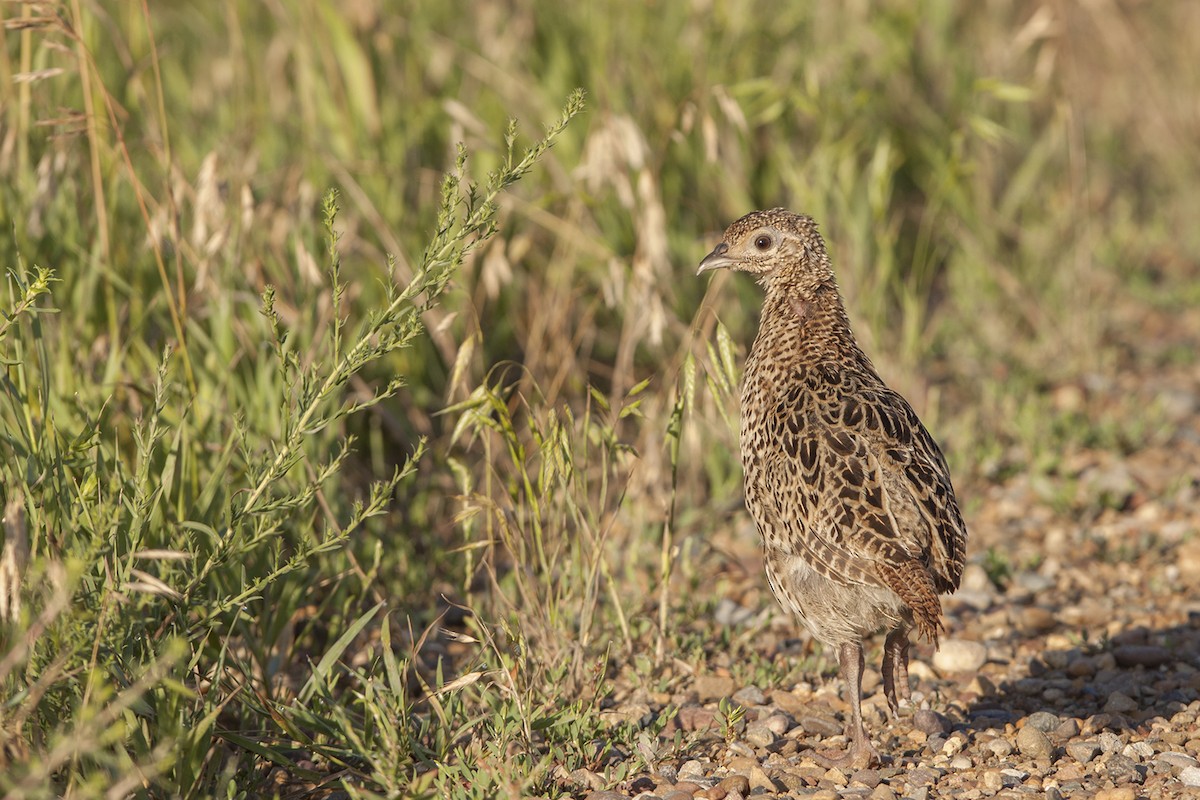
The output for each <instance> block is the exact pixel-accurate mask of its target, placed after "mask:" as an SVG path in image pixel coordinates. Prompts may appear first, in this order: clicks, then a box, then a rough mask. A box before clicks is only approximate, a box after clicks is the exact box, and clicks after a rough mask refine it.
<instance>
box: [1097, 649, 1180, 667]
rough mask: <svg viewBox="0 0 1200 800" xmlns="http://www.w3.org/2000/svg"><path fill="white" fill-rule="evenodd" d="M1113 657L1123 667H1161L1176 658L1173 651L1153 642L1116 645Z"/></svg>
mask: <svg viewBox="0 0 1200 800" xmlns="http://www.w3.org/2000/svg"><path fill="white" fill-rule="evenodd" d="M1112 654H1113V658H1115V659H1116V660H1117V664H1118V665H1120V666H1122V667H1150V668H1154V667H1161V666H1162V665H1163V664H1170V663H1171V662H1172V661H1173V660H1174V659H1173V658H1172V656H1171V651H1170V650H1168V649H1167V648H1165V647H1158V646H1157V645H1152V644H1143V645H1139V644H1126V645H1121V646H1120V647H1114V648H1113V651H1112Z"/></svg>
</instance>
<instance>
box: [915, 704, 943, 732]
mask: <svg viewBox="0 0 1200 800" xmlns="http://www.w3.org/2000/svg"><path fill="white" fill-rule="evenodd" d="M913 726H914V727H915V728H916V729H917V730H919V731H924V732H925V733H926V735H928V736H935V735H938V734H947V733H949V732H950V720H948V719H946V718H945V717H943V716H942V715H941V714H939V713H937V712H936V711H931V710H930V709H928V708H921V709H918V710H917V713H915V714H913Z"/></svg>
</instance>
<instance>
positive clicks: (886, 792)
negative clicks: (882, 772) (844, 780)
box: [868, 783, 896, 800]
mask: <svg viewBox="0 0 1200 800" xmlns="http://www.w3.org/2000/svg"><path fill="white" fill-rule="evenodd" d="M868 797H870V798H871V800H896V791H895V790H894V789H893V788H892V787H890V786H888V785H887V784H886V783H881V784H879V785H878V786H876V787H875V788H874V790H872V792H871V794H870V795H868Z"/></svg>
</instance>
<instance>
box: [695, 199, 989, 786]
mask: <svg viewBox="0 0 1200 800" xmlns="http://www.w3.org/2000/svg"><path fill="white" fill-rule="evenodd" d="M719 268H730V269H735V270H740V271H743V272H749V273H751V274H753V275H754V276H755V277H756V278H757V280H758V282H759V283H760V284H762V285H763V286H764V288H765V289H766V298H765V300H764V302H763V309H762V319H761V321H760V323H759V329H758V336H757V338H755V340H754V346H753V348H752V349H751V351H750V357H749V358H748V359H747V361H746V370H745V377H744V382H743V385H742V464H743V466H744V468H745V473H746V506H747V508H748V509H749V510H750V513H751V515H753V517H754V521H755V523H757V526H758V530H759V533H761V534H762V539H763V548H764V560H765V563H766V570H767V579H768V581H769V582H770V584H771V589H772V590H773V591H774V592H775V596H776V597H777V598H778V599H779V601H780V603H781V604H782V605H783V606H784V607H785V608H787V609H790V610H791V611H792V612H794V613H795V614H796V615H797V616H798V617H799V618H800V620H801V621H802V622H804V624H805V625H806V626H807V627H808V628H809V630H810V631H811V632H812V634H813V635H814V636H815V637H816V638H817V639H818V640H820V641H821V642H823V643H825V644H826V645H828V646H830V647H832V648H834V649H835V650H836V652H837V653H838V661H839V664H840V666H841V671H842V677H843V678H844V680H845V681H846V683H847V685H848V686H849V688H850V691H851V694H852V698H851V700H852V702H851V707H852V709H853V719H852V720H851V722H850V723H849V725H848V727H847V732H848V735H849V736H850V738H851V739H852V746H851V749H850V752H849V753H846V754H844V755H843V756H841V757H838V758H835V757H832V756H828V755H826V756H823V757H822V759H823V760H824V761H825V762H828V763H845V762H850V763H853V764H855V765H859V764H867V763H872V762H876V761H878V759H879V755H878V753H877V752H876V751H875V749H874V747H873V746H872V745H871V741H870V739H869V738H868V737H867V735H866V731H865V729H864V728H863V724H862V714H861V708H860V705H861V697H862V668H863V647H862V641H863V638H864V637H867V636H870V635H872V634H874V633H876V632H878V631H887V632H888V635H887V639H886V641H885V643H884V659H883V673H884V691H885V693H886V694H887V699H888V704H889V705H890V706H891V708H892V710H893V712H895V711H898V709H899V705H900V701H901V700H904V701H907V700H908V699H909V687H908V644H909V641H908V632H909V630H910V629H911V628H916V630H917V632H918V633H919V634H921V635H923V636H925V637H926V638H927V639H929V640H930V641H932V642H933V643H934V644H936V643H937V638H938V632H939V631H940V630H941V629H942V627H943V626H942V621H941V615H942V607H941V601H940V600H939V599H938V595H939V594H940V593H943V592H950V591H953V590H954V589H956V588H958V582H959V578H960V577H961V575H962V570H963V560H964V556H965V553H966V541H967V531H966V527H965V525H964V524H963V520H962V516H961V514H960V513H959V510H958V503H957V501H956V500H955V497H954V488H953V486H952V485H951V483H950V474H949V470H948V469H947V467H946V461H945V459H944V458H943V456H942V453H941V450H939V449H938V446H937V444H936V443H935V442H934V440H933V438H932V437H931V436H930V435H929V432H928V431H927V430H925V426H924V425H922V424H921V421H920V420H919V419H917V415H916V413H915V412H914V411H913V410H912V407H911V406H910V405H909V404H908V401H906V400H905V399H904V398H903V397H901V396H900V395H899V394H897V393H896V392H894V391H892V390H891V389H889V388H888V387H887V386H886V385H884V383H883V380H882V379H881V378H880V377H879V373H878V372H876V371H875V367H874V366H873V365H872V364H871V361H870V359H869V358H867V356H866V354H864V353H863V351H862V350H861V349H860V348H859V346H858V343H857V342H855V340H854V334H853V333H851V331H850V322H849V319H848V318H847V317H846V311H845V308H844V306H843V304H842V299H841V296H840V295H839V294H838V289H837V284H836V283H835V281H834V277H833V271H832V269H831V267H830V262H829V256H828V254H827V253H826V251H825V243H824V241H823V240H822V239H821V235H820V234H819V233H818V232H817V226H816V223H815V222H813V220H812V219H811V218H810V217H807V216H804V215H800V214H793V213H791V212H789V211H786V210H784V209H781V208H777V209H772V210H770V211H756V212H754V213H751V214H748V215H746V216H745V217H742V218H741V219H739V220H738V221H737V222H734V223H733V224H732V225H730V226H729V228H728V229H727V230H726V231H725V235H724V237H723V239H722V241H721V243H720V244H718V245H717V246H716V248H715V249H714V250H713V251H712V252H711V253H710V254H709V255H708V256H707V257H706V258H705V259H704V260H703V261H702V262H701V264H700V271H701V272H704V271H707V270H710V269H719Z"/></svg>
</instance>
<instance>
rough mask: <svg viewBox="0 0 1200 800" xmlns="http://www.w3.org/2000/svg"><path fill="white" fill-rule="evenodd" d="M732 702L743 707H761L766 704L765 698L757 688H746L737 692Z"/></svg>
mask: <svg viewBox="0 0 1200 800" xmlns="http://www.w3.org/2000/svg"><path fill="white" fill-rule="evenodd" d="M733 701H734V702H735V703H740V704H742V705H743V706H761V705H765V704H766V702H767V696H766V695H764V694H763V692H762V689H759V688H758V687H757V686H746V687H744V688H742V689H738V690H737V693H736V694H734V696H733Z"/></svg>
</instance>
